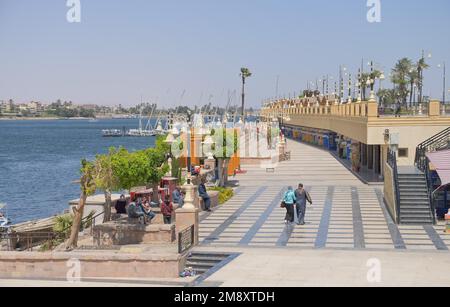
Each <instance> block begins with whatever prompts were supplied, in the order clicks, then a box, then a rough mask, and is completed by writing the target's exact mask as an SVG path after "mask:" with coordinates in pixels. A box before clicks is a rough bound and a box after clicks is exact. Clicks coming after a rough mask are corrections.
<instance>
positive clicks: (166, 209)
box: [161, 195, 173, 224]
mask: <svg viewBox="0 0 450 307" xmlns="http://www.w3.org/2000/svg"><path fill="white" fill-rule="evenodd" d="M161 213H162V215H163V217H164V224H172V214H173V205H172V202H171V201H170V196H169V195H166V197H165V198H164V201H163V202H162V203H161Z"/></svg>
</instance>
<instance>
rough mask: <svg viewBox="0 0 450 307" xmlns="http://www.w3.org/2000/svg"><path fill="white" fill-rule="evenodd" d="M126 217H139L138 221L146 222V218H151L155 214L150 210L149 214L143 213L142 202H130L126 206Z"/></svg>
mask: <svg viewBox="0 0 450 307" xmlns="http://www.w3.org/2000/svg"><path fill="white" fill-rule="evenodd" d="M127 214H128V218H130V219H139V223H141V224H146V222H147V220H150V221H151V220H152V219H153V218H154V217H155V214H154V213H153V212H151V214H150V215H149V214H147V213H145V211H144V209H143V206H142V204H141V205H139V204H136V203H134V202H132V203H130V204H129V205H128V207H127Z"/></svg>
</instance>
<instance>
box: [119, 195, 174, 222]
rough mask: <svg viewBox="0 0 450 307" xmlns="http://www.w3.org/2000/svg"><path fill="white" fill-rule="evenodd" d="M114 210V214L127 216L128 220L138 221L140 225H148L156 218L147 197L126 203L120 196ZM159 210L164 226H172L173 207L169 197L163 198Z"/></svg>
mask: <svg viewBox="0 0 450 307" xmlns="http://www.w3.org/2000/svg"><path fill="white" fill-rule="evenodd" d="M115 208H116V213H118V214H127V215H128V217H129V218H133V219H139V221H140V222H141V223H142V224H147V223H150V222H151V221H152V220H153V219H154V218H155V216H156V214H155V212H153V210H152V207H151V205H150V201H149V199H148V198H147V197H144V198H141V197H138V198H137V199H136V200H135V201H132V202H130V203H128V202H127V199H126V198H125V195H121V196H120V199H119V200H118V201H117V202H116V205H115ZM160 210H161V214H162V215H163V220H164V224H172V216H173V211H174V207H173V203H172V201H171V200H170V195H166V196H165V197H164V201H163V202H162V203H161V204H160Z"/></svg>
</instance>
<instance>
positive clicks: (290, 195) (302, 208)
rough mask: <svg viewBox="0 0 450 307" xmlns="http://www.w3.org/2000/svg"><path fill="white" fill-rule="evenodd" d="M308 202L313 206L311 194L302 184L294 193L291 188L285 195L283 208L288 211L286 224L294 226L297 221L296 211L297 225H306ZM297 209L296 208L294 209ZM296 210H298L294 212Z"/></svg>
mask: <svg viewBox="0 0 450 307" xmlns="http://www.w3.org/2000/svg"><path fill="white" fill-rule="evenodd" d="M306 202H308V203H310V204H311V205H312V199H311V196H310V195H309V193H308V192H307V191H306V190H305V187H304V186H303V184H302V183H300V184H299V185H298V188H297V189H296V190H295V191H294V189H293V188H292V187H289V188H288V190H287V191H286V193H284V196H283V200H282V203H281V207H283V208H285V209H286V217H285V219H284V222H285V224H292V223H294V220H295V211H296V212H297V225H305V214H306ZM294 207H295V208H294ZM294 209H296V210H295V211H294Z"/></svg>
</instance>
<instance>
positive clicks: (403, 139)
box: [367, 117, 450, 165]
mask: <svg viewBox="0 0 450 307" xmlns="http://www.w3.org/2000/svg"><path fill="white" fill-rule="evenodd" d="M449 126H450V118H449V120H441V119H439V118H436V119H431V118H420V117H415V118H414V117H411V118H404V119H401V118H400V119H390V120H389V119H379V120H378V121H377V122H370V123H369V128H368V132H367V133H368V137H367V138H368V140H369V141H370V142H371V143H373V144H384V132H385V129H389V133H390V134H391V135H392V134H398V136H399V137H398V140H399V145H398V147H399V148H408V157H405V158H402V157H398V165H413V164H414V159H415V154H416V147H417V145H419V144H420V143H422V142H423V141H425V140H427V139H429V138H430V137H432V136H434V135H436V134H438V133H439V132H441V131H443V130H445V129H447V128H448V127H449Z"/></svg>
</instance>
